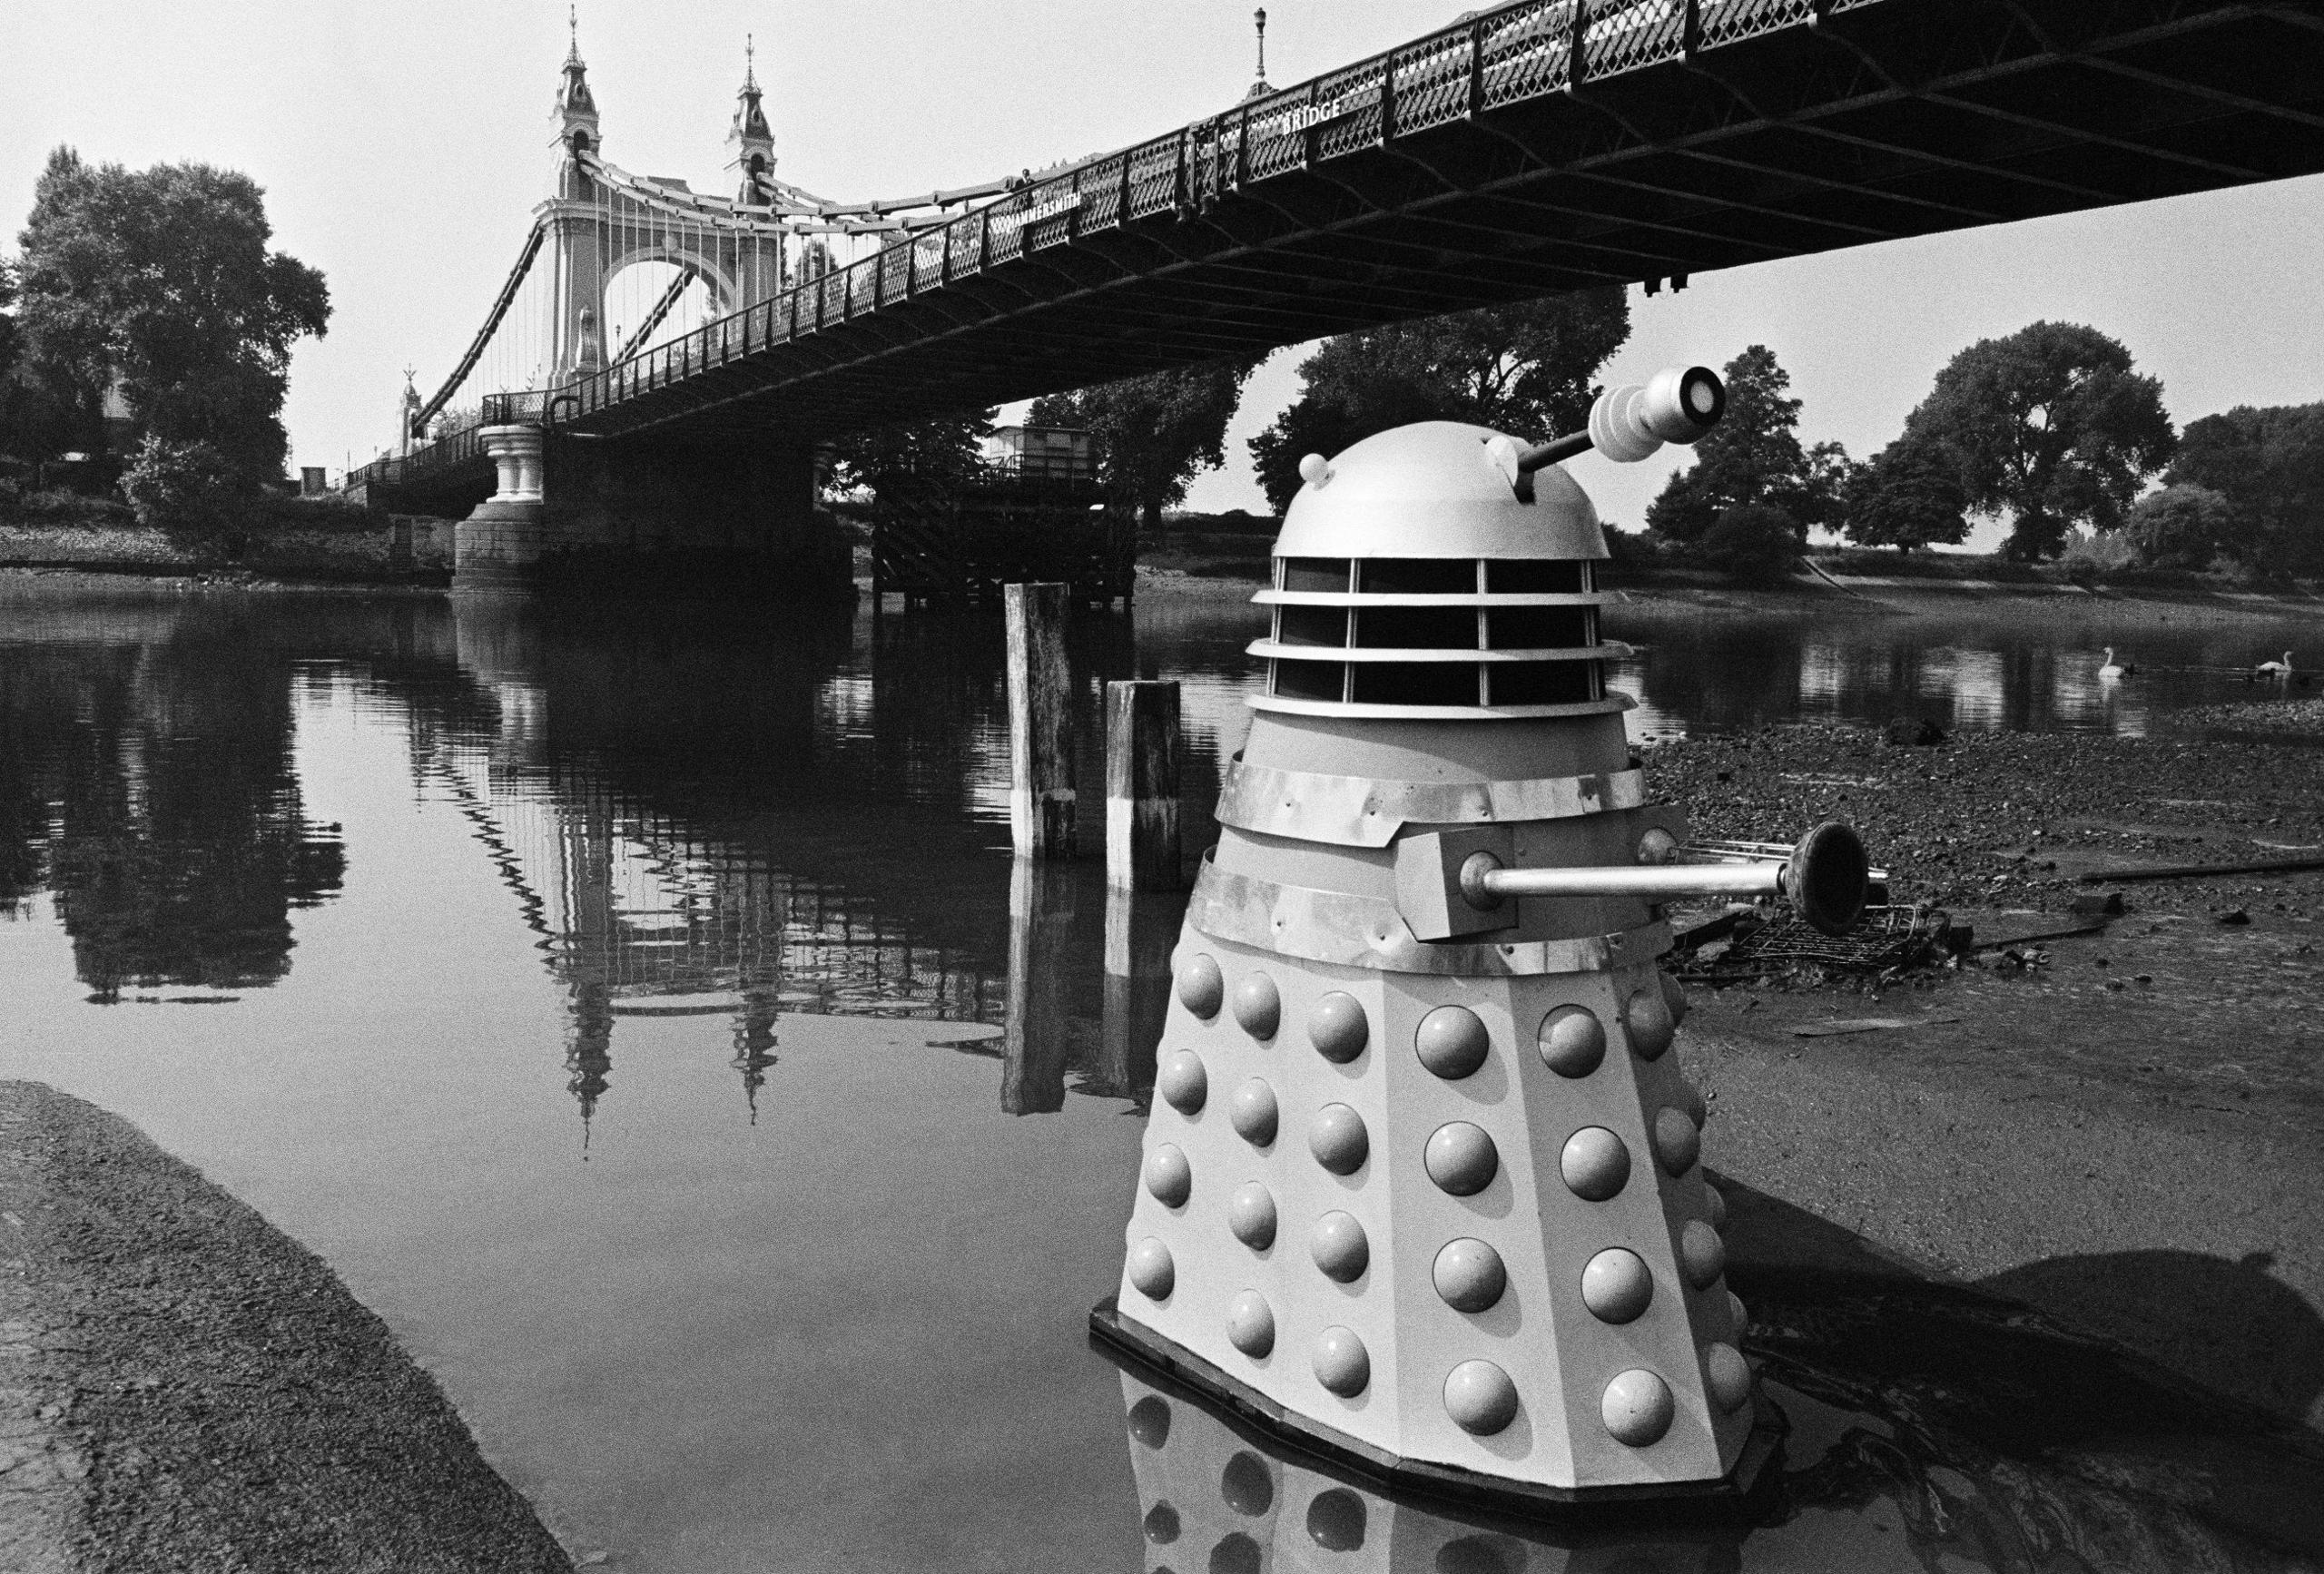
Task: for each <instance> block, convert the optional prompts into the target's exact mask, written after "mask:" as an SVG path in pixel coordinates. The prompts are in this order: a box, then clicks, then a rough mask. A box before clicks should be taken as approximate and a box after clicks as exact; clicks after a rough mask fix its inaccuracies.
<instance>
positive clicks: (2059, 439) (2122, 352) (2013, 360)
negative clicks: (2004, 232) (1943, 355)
mask: <svg viewBox="0 0 2324 1574" xmlns="http://www.w3.org/2000/svg"><path fill="white" fill-rule="evenodd" d="M2131 365H2132V363H2131V352H2130V351H2129V350H2128V349H2124V348H2123V347H2122V344H2121V343H2120V342H2119V341H2118V340H2115V339H2109V338H2107V337H2106V335H2104V334H2102V333H2101V332H2099V331H2098V330H2096V329H2094V328H2086V327H2084V326H2083V325H2082V324H2080V323H2073V322H2036V323H2033V324H2032V325H2031V326H2029V327H2026V328H2022V329H2020V330H2018V331H2017V332H2015V333H2013V334H2011V335H2010V336H2009V337H2008V338H2006V339H1980V340H1979V341H1978V342H1977V343H1975V344H1973V345H1971V346H1970V347H1969V348H1968V349H1965V350H1963V351H1962V352H1961V353H1960V354H1959V355H1956V356H1955V357H1954V358H1953V359H1952V361H1951V363H1950V364H1948V365H1947V366H1946V367H1945V369H1944V370H1943V371H1941V372H1938V373H1937V374H1936V386H1935V388H1934V389H1931V390H1930V391H1929V396H1928V398H1925V399H1923V400H1922V401H1921V403H1920V406H1919V408H1916V409H1915V410H1914V411H1913V413H1912V414H1911V415H1910V416H1908V417H1906V418H1905V435H1906V436H1907V437H1910V438H1915V439H1917V440H1918V441H1921V442H1924V443H1927V444H1931V445H1934V446H1935V447H1938V448H1943V449H1945V451H1946V452H1948V453H1950V454H1951V455H1952V457H1953V462H1954V469H1955V475H1956V476H1958V477H1959V478H1960V481H1961V487H1962V490H1963V491H1964V492H1965V493H1966V494H1967V495H1968V498H1969V506H1970V507H1972V508H1974V509H1978V510H1980V511H1984V510H1996V509H2007V510H2008V511H2009V512H2010V515H2011V516H2012V519H2011V526H2010V534H2009V539H2008V541H2007V542H2006V543H2005V544H2004V552H2006V553H2007V555H2008V556H2011V557H2013V558H2015V559H2017V560H2018V561H2020V562H2032V561H2033V560H2035V559H2037V558H2041V557H2049V556H2055V555H2056V554H2057V552H2058V550H2059V549H2060V548H2061V547H2062V546H2064V544H2065V538H2066V532H2067V531H2068V530H2069V529H2071V528H2072V527H2073V526H2076V525H2088V526H2091V528H2093V529H2094V530H2101V531H2104V530H2112V529H2115V528H2117V527H2118V526H2121V525H2122V521H2123V519H2124V517H2125V516H2127V515H2128V513H2129V511H2130V507H2131V503H2132V499H2134V498H2135V497H2137V496H2138V495H2139V491H2140V488H2141V487H2142V486H2144V484H2145V482H2146V478H2147V477H2149V476H2152V474H2154V472H2155V471H2157V470H2159V469H2161V468H2162V464H2163V461H2164V460H2166V459H2168V458H2169V457H2171V448H2172V446H2173V444H2174V443H2175V441H2176V437H2175V435H2174V434H2173V432H2172V431H2171V418H2170V416H2168V415H2167V414H2165V413H2164V411H2163V408H2162V383H2161V382H2160V381H2158V380H2157V379H2154V378H2152V377H2145V376H2142V375H2141V374H2139V373H2138V372H2135V371H2133V370H2132V369H2131Z"/></svg>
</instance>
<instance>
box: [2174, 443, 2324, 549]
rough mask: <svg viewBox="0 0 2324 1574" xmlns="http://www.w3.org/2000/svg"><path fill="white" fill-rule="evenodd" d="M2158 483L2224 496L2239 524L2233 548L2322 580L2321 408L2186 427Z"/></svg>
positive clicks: (2323, 466) (2323, 487)
mask: <svg viewBox="0 0 2324 1574" xmlns="http://www.w3.org/2000/svg"><path fill="white" fill-rule="evenodd" d="M2163 479H2164V481H2165V482H2167V483H2168V484H2169V485H2170V487H2171V488H2173V489H2176V488H2178V487H2189V486H2192V487H2207V488H2209V489H2210V490H2211V491H2213V492H2217V493H2219V494H2221V496H2222V497H2225V498H2226V499H2227V501H2228V502H2229V504H2230V506H2231V507H2233V509H2234V511H2235V513H2236V515H2237V516H2238V517H2239V519H2240V521H2241V523H2242V525H2243V526H2244V531H2243V534H2242V536H2240V542H2239V544H2238V546H2236V547H2235V548H2234V550H2235V551H2237V552H2238V554H2239V555H2240V556H2246V557H2248V558H2250V559H2251V560H2252V561H2253V562H2254V564H2255V566H2259V567H2262V568H2266V569H2269V570H2271V571H2273V572H2276V573H2281V574H2303V575H2306V574H2324V404H2312V405H2276V406H2270V407H2268V408H2253V407H2251V406H2250V405H2239V406H2237V407H2236V408H2233V409H2231V410H2229V411H2228V412H2227V413H2226V414H2224V415H2217V416H2205V417H2203V418H2202V419H2201V420H2197V421H2190V422H2188V423H2187V430H2186V432H2185V433H2184V434H2183V435H2182V436H2181V438H2180V439H2179V451H2178V455H2177V457H2175V458H2174V459H2173V461H2172V463H2171V468H2170V470H2169V471H2168V472H2167V473H2166V474H2165V475H2164V477H2163Z"/></svg>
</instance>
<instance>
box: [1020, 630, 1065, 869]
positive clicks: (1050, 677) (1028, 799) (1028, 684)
mask: <svg viewBox="0 0 2324 1574" xmlns="http://www.w3.org/2000/svg"><path fill="white" fill-rule="evenodd" d="M1005 594H1006V601H1007V608H1008V622H1009V834H1010V836H1011V838H1012V839H1013V840H1014V841H1015V842H1016V846H1017V856H1018V857H1019V858H1070V857H1072V856H1073V851H1074V845H1073V706H1072V699H1073V680H1072V675H1071V674H1070V673H1069V672H1068V669H1067V667H1066V661H1065V619H1066V614H1067V610H1068V609H1067V604H1066V586H1064V585H1009V586H1008V587H1007V588H1006V593H1005Z"/></svg>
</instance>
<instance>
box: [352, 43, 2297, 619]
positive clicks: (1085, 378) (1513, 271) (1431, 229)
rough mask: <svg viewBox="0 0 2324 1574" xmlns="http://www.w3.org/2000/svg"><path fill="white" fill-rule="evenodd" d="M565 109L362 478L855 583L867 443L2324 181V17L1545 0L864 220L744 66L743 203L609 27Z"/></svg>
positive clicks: (737, 124)
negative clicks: (1961, 234) (1123, 142)
mask: <svg viewBox="0 0 2324 1574" xmlns="http://www.w3.org/2000/svg"><path fill="white" fill-rule="evenodd" d="M557 118H558V143H559V144H560V146H561V147H562V149H563V151H564V157H563V161H562V165H561V169H560V172H559V175H558V184H557V190H556V194H555V195H554V196H553V197H551V198H550V199H549V200H548V201H547V202H543V203H542V204H540V205H539V206H538V207H537V209H536V210H535V212H534V215H533V222H532V224H531V226H530V229H529V231H528V232H527V237H526V240H525V241H524V245H523V248H522V251H521V255H520V257H519V259H518V261H517V264H516V266H515V267H514V268H513V269H512V270H511V271H510V274H509V276H508V280H507V285H506V286H505V287H504V288H503V290H501V292H500V294H499V297H498V298H497V300H495V301H494V302H493V303H492V305H491V308H490V310H489V311H488V313H487V317H486V320H485V322H484V324H483V326H482V327H481V328H480V329H479V330H478V332H477V334H476V336H475V339H474V340H473V342H472V343H471V344H470V346H469V348H468V351H467V353H466V355H465V356H464V357H463V358H462V359H461V360H460V361H459V363H458V366H457V367H456V368H455V369H454V371H453V373H452V374H451V375H450V376H449V377H448V379H446V380H445V382H444V383H443V385H442V386H441V387H440V388H439V389H438V390H437V392H436V393H435V394H434V396H433V397H432V398H426V399H422V398H420V397H419V394H418V393H417V391H416V389H414V390H412V391H410V392H409V395H408V402H407V408H406V411H405V425H404V436H403V437H402V438H400V439H399V448H398V451H397V452H396V453H395V454H393V455H391V456H390V457H387V458H385V459H383V460H381V461H379V462H378V463H375V464H374V465H371V466H367V467H364V468H363V469H361V470H359V471H357V472H354V473H353V474H352V475H351V476H350V489H354V490H359V491H363V492H366V493H369V494H370V495H376V496H381V497H389V498H404V499H409V502H410V503H412V504H416V505H420V506H432V507H436V508H437V509H438V511H444V510H445V509H446V508H447V507H452V508H457V507H463V506H465V505H467V504H468V503H471V502H478V503H480V504H481V506H480V507H478V511H477V513H476V515H474V516H471V517H470V519H469V520H468V522H466V523H464V524H463V526H461V536H460V542H461V545H460V551H459V562H460V572H461V574H462V575H463V576H468V577H476V578H479V579H481V578H486V577H489V576H492V575H510V574H515V575H522V574H523V573H525V572H527V571H528V570H529V569H531V568H532V567H533V566H536V565H537V564H538V563H540V562H542V561H544V560H547V559H554V558H556V557H558V556H588V555H592V554H596V555H600V556H612V557H615V558H627V557H635V556H641V555H645V556H652V555H663V556H672V555H675V556H684V555H686V554H688V553H693V554H697V555H708V556H713V557H720V558H730V559H731V558H734V557H735V556H738V555H739V556H741V557H743V558H745V559H749V560H752V561H757V562H763V563H765V564H767V565H770V566H774V567H775V568H776V577H779V578H780V579H782V580H783V582H784V583H786V584H788V585H791V586H793V588H801V587H804V586H806V585H812V584H823V585H829V584H831V583H832V576H834V575H840V576H843V575H844V572H845V565H844V560H843V555H842V554H839V553H838V552H837V549H836V547H835V546H834V544H833V543H832V541H830V540H827V539H824V538H823V537H822V536H821V535H820V534H819V532H818V526H817V525H816V516H815V515H814V513H813V510H812V491H813V474H814V472H813V464H812V448H813V445H814V443H815V442H816V441H817V440H819V439H822V438H830V437H832V436H834V435H838V434H842V433H845V432H849V431H853V430H860V429H862V428H865V427H868V426H872V425H875V424H880V423H884V422H888V421H893V420H900V419H907V418H914V417H919V416H924V415H932V414H939V413H944V412H950V411H958V410H962V409H971V408H984V407H986V406H989V405H992V404H996V403H1001V402H1005V401H1008V400H1011V399H1016V398H1025V397H1029V396H1032V395H1038V394H1041V393H1045V392H1052V391H1057V390H1060V389H1070V388H1076V387H1081V386H1085V385H1088V384H1090V383H1095V382H1101V381H1106V380H1108V379H1114V378H1119V377H1126V376H1131V375H1136V374H1138V373H1142V372H1147V371H1152V370H1157V369H1164V368H1168V367H1174V366H1183V365H1188V364H1194V363H1198V362H1201V361H1205V360H1210V359H1220V358H1224V357H1230V356H1246V355H1250V354H1253V353H1256V352H1259V351H1263V350H1265V349H1272V348H1274V347H1276V346H1280V345H1284V344H1290V343H1296V342H1299V341H1302V340H1305V339H1314V338H1316V337H1318V336H1321V335H1325V334H1330V333H1337V332H1344V331H1348V330H1357V329H1363V328H1368V327H1374V326H1378V325H1380V324H1383V323H1386V322H1392V321H1397V320H1409V319H1413V318H1419V317H1425V316H1431V315H1434V314H1437V313H1442V312H1447V311H1454V310H1463V309H1466V308H1471V307H1476V306H1482V305H1490V304H1494V303H1499V302H1504V301H1510V300H1523V299H1530V298H1534V297H1539V296H1541V295H1546V294H1551V293H1556V292H1559V291H1561V290H1575V289H1581V288H1587V287H1590V286H1595V285H1604V284H1625V285H1626V284H1631V283H1641V282H1642V283H1643V284H1644V285H1645V287H1646V288H1647V289H1648V290H1649V291H1652V290H1657V289H1659V288H1660V287H1661V286H1662V285H1663V284H1665V283H1666V282H1667V283H1669V285H1671V286H1672V287H1683V285H1684V284H1685V282H1686V280H1687V279H1688V278H1689V275H1691V274H1697V273H1702V272H1706V271H1709V270H1712V269H1716V268H1731V267H1739V266H1743V265H1747V264H1749V263H1753V262H1760V261H1773V260H1777V259H1779V258H1787V257H1796V256H1801V255H1806V254H1810V253H1816V252H1822V251H1833V250H1837V249H1839V248H1844V247H1851V246H1860V245H1866V244H1871V243H1875V242H1878V241H1890V240H1898V239H1903V238H1905V237H1910V236H1916V235H1925V234H1931V233H1935V232H1940V231H1950V230H1958V229H1964V228H1968V227H1973V226H1977V225H1984V224H1995V223H2006V222H2011V221H2017V220H2022V219H2031V218H2038V217H2042V216H2044V215H2049V214H2057V213H2065V212H2078V211H2083V210H2088V209H2094V208H2101V207H2108V206H2112V205H2117V204H2122V203H2128V202H2143V201H2149V200H2152V199H2155V198H2161V197H2167V196H2174V195H2179V194H2182V193H2186V192H2199V191H2207V190H2212V189H2217V188H2221V187H2226V186H2234V185H2243V184H2250V183H2254V182H2262V181H2270V180H2278V179H2283V178H2287V177H2291V176H2297V175H2303V174H2309V173H2314V172H2319V171H2324V8H2319V7H2318V6H2316V5H2313V4H2310V3H2307V0H2262V3H2232V0H2103V3H2093V0H1517V3H1515V4H1509V5H1500V6H1496V7H1493V8H1492V9H1490V10H1486V11H1483V12H1481V13H1478V14H1475V15H1471V16H1468V17H1465V18H1463V19H1462V20H1461V21H1459V22H1456V23H1455V24H1453V25H1452V26H1449V27H1446V28H1443V29H1441V30H1439V31H1437V32H1435V33H1432V34H1428V35H1426V36H1425V37H1423V38H1420V39H1416V40H1414V41H1413V42H1412V43H1409V44H1403V45H1402V46H1400V47H1398V48H1396V49H1393V50H1391V51H1389V52H1387V53H1385V54H1379V55H1375V56H1374V57H1372V58H1371V59H1368V60H1364V61H1360V62H1357V63H1356V64H1352V65H1349V66H1347V67H1345V68H1344V69H1341V70H1337V71H1334V72H1330V73H1327V74H1324V75H1322V76H1319V77H1316V78H1315V79H1313V80H1311V81H1308V82H1305V83H1304V84H1298V85H1296V86H1293V87H1289V88H1284V89H1276V88H1274V87H1272V86H1271V85H1269V84H1266V83H1265V80H1264V65H1262V73H1261V80H1260V81H1259V82H1258V83H1256V84H1254V86H1253V87H1252V88H1251V90H1250V92H1249V93H1247V94H1246V95H1245V96H1244V97H1243V98H1242V99H1241V100H1240V101H1239V102H1237V103H1234V104H1232V105H1231V106H1228V107H1226V108H1225V109H1223V110H1222V112H1221V113H1217V114H1214V115H1209V116H1206V117H1204V118H1202V119H1199V120H1196V121H1195V122H1193V123H1188V124H1186V125H1182V126H1180V127H1178V128H1177V129H1176V130H1173V131H1170V132H1167V133H1164V134H1162V135H1160V136H1157V137H1156V138H1154V139H1152V140H1150V141H1147V142H1144V143H1138V144H1137V145H1136V146H1133V147H1130V148H1127V149H1123V150H1120V151H1118V152H1111V153H1108V154H1105V155H1102V156H1098V157H1095V158H1089V159H1084V160H1080V161H1078V162H1072V163H1070V164H1068V165H1065V166H1061V167H1058V168H1055V169H1051V170H1049V171H1045V172H1040V173H1039V174H1035V175H1026V176H1020V177H1018V178H1015V179H1008V180H1000V181H995V182H989V183H987V184H984V185H980V186H976V187H970V188H964V189H960V190H954V191H949V192H927V193H924V194H921V195H918V196H913V197H907V198H901V199H895V200H889V201H878V202H852V203H851V202H837V201H832V200H827V199H823V198H821V197H818V196H815V195H814V194H812V193H811V192H806V191H804V190H803V189H801V188H799V187H797V186H794V185H792V184H790V183H788V182H784V181H782V180H779V179H777V178H776V177H775V173H774V162H775V161H774V152H773V135H772V133H771V131H770V130H769V128H768V124H767V121H766V117H765V114H764V112H763V106H762V104H761V102H760V94H759V90H758V88H757V86H756V84H755V81H754V80H753V77H752V76H751V74H748V73H747V72H746V74H745V78H744V83H743V88H742V91H741V93H740V95H739V97H738V101H737V105H736V109H735V113H734V128H733V130H732V132H731V133H730V134H729V137H728V146H729V151H730V158H729V162H728V165H727V168H728V170H729V171H730V172H732V174H733V175H734V180H735V187H734V194H733V195H732V196H730V197H720V196H709V195H704V194H700V193H696V192H692V191H691V190H690V189H688V188H687V186H686V185H685V183H684V182H680V181H673V180H668V179H664V178H654V177H640V176H635V175H631V174H629V173H627V172H625V171H623V170H621V169H619V168H617V167H616V166H615V165H613V164H612V163H610V162H606V159H605V157H604V156H603V153H602V149H601V138H600V135H599V117H598V113H597V108H596V103H595V100H594V98H593V96H592V94H591V93H590V89H589V86H588V82H587V76H586V68H585V67H584V65H583V64H582V61H581V58H580V54H579V52H578V48H577V45H576V48H575V49H574V51H573V52H572V53H571V54H569V55H568V57H567V59H566V64H565V68H564V77H563V82H562V85H561V87H560V89H559V93H558V97H557ZM609 311H611V312H613V313H614V314H615V320H614V322H613V323H612V325H610V326H609V324H608V321H607V317H608V312H609ZM464 394H465V395H466V396H467V397H468V398H472V399H473V400H474V403H473V404H472V405H469V406H468V407H466V408H461V407H460V406H459V405H458V403H457V402H456V401H458V399H459V398H462V397H463V395H464ZM496 488H497V489H496ZM487 495H489V500H488V501H487V500H486V499H487Z"/></svg>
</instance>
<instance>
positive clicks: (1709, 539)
mask: <svg viewBox="0 0 2324 1574" xmlns="http://www.w3.org/2000/svg"><path fill="white" fill-rule="evenodd" d="M1696 556H1697V557H1699V559H1700V561H1701V562H1702V563H1703V564H1704V565H1705V566H1707V567H1710V568H1716V569H1718V571H1719V572H1721V573H1723V574H1725V575H1728V576H1729V577H1730V578H1732V579H1734V580H1735V581H1736V582H1738V584H1742V585H1776V584H1780V583H1781V582H1782V581H1783V579H1784V578H1785V577H1786V576H1787V575H1789V574H1790V572H1791V566H1792V564H1793V562H1794V561H1795V560H1796V559H1797V557H1798V556H1799V527H1798V523H1797V521H1796V520H1795V519H1793V518H1792V516H1790V515H1789V514H1787V513H1785V512H1784V511H1783V510H1782V509H1780V508H1778V507H1776V506H1775V505H1774V504H1772V503H1743V504H1738V506H1736V507H1732V508H1729V509H1728V510H1726V511H1725V512H1724V513H1722V514H1720V515H1719V516H1718V518H1717V519H1715V520H1713V521H1712V522H1711V527H1710V528H1709V529H1708V530H1706V531H1704V532H1703V534H1702V539H1701V540H1700V541H1699V543H1698V544H1697V546H1696Z"/></svg>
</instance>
